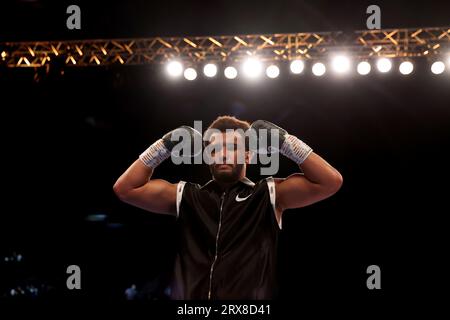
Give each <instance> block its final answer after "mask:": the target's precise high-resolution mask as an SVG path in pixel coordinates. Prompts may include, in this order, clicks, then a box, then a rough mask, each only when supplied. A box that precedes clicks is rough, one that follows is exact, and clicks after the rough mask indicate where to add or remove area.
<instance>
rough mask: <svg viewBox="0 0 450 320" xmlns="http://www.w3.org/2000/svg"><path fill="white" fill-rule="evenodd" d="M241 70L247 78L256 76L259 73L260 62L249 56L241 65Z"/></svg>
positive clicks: (260, 68)
mask: <svg viewBox="0 0 450 320" xmlns="http://www.w3.org/2000/svg"><path fill="white" fill-rule="evenodd" d="M242 71H243V72H244V75H246V76H247V77H248V78H257V77H258V76H260V75H261V72H262V64H261V62H259V61H258V60H256V59H254V58H249V59H247V60H246V61H245V62H244V64H243V65H242Z"/></svg>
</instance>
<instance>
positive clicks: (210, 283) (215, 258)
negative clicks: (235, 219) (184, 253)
mask: <svg viewBox="0 0 450 320" xmlns="http://www.w3.org/2000/svg"><path fill="white" fill-rule="evenodd" d="M224 200H225V192H224V193H222V196H221V197H220V210H219V226H218V227H217V234H216V254H215V256H214V260H213V262H212V264H211V269H210V270H209V290H208V300H211V290H212V277H213V272H214V266H215V264H216V261H217V256H218V253H219V252H218V250H219V234H220V227H221V226H222V208H223V202H224Z"/></svg>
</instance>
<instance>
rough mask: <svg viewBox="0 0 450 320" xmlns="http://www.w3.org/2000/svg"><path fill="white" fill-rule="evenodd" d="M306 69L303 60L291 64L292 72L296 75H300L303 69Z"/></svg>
mask: <svg viewBox="0 0 450 320" xmlns="http://www.w3.org/2000/svg"><path fill="white" fill-rule="evenodd" d="M304 68H305V64H304V63H303V61H302V60H294V61H292V62H291V66H290V69H291V72H292V73H294V74H299V73H302V72H303V69H304Z"/></svg>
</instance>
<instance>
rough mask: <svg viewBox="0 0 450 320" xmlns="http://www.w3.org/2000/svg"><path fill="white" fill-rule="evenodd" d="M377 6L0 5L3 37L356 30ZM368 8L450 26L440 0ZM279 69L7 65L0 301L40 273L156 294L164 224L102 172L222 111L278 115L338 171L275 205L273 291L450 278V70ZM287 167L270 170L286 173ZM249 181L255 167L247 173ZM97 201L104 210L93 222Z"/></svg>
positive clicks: (169, 248)
mask: <svg viewBox="0 0 450 320" xmlns="http://www.w3.org/2000/svg"><path fill="white" fill-rule="evenodd" d="M69 4H79V5H80V6H81V11H82V30H81V31H68V30H66V27H65V20H66V17H67V15H66V14H65V8H66V7H67V6H68V5H69ZM370 4H373V3H372V2H367V1H362V2H359V3H355V2H351V1H339V2H337V1H336V2H330V1H277V2H273V3H262V2H260V3H255V2H245V3H231V2H226V1H210V2H200V1H198V2H193V1H191V2H188V1H184V2H173V1H165V2H163V3H156V2H155V3H150V2H149V1H134V2H129V1H127V2H125V1H122V2H114V1H108V2H106V1H104V2H100V1H96V2H94V1H89V2H88V1H77V2H73V3H72V2H70V3H68V2H65V1H60V2H57V3H51V2H49V1H9V2H2V6H1V8H0V13H1V14H0V42H1V41H15V40H17V41H18V40H48V39H81V38H85V39H90V38H119V37H144V36H155V35H173V36H178V35H180V36H181V35H216V34H247V33H278V32H302V31H331V30H344V31H346V30H360V29H364V28H365V20H366V17H367V15H366V14H365V9H366V8H367V6H368V5H370ZM376 4H378V5H380V7H381V10H382V28H396V27H421V26H445V25H450V14H449V12H450V4H449V3H448V2H445V1H422V2H414V3H412V2H410V1H389V2H388V1H382V2H380V1H379V2H377V3H376ZM397 62H398V61H395V66H394V67H396V66H397ZM282 67H283V68H284V69H282V72H281V76H280V78H278V79H276V80H267V79H264V80H261V81H260V82H258V83H257V84H248V83H245V82H244V81H240V80H239V79H237V80H235V81H226V80H224V79H222V78H220V77H219V78H218V79H212V80H211V79H209V80H207V79H203V78H202V77H199V78H198V79H197V80H196V81H193V82H189V83H188V82H186V81H169V80H168V79H167V78H166V77H165V76H164V75H163V74H162V70H161V66H137V67H136V66H134V67H131V66H114V67H107V68H106V67H99V68H94V67H92V68H66V69H64V75H62V76H61V74H60V71H61V70H58V69H57V68H52V69H51V70H50V74H49V75H44V74H43V75H42V76H41V77H40V79H39V81H37V82H36V81H35V80H34V74H35V72H34V70H32V69H20V70H19V69H6V68H5V67H4V66H1V68H0V92H1V102H0V106H1V110H2V117H1V124H2V126H1V134H2V157H1V164H2V166H1V167H2V169H3V170H2V188H1V190H3V191H2V209H1V215H0V228H1V232H0V235H1V242H0V254H2V255H1V256H0V257H1V258H2V259H3V257H7V256H11V255H12V254H13V253H14V252H16V253H20V254H22V255H23V257H24V260H23V261H22V262H21V263H13V264H11V263H5V262H4V261H0V267H1V270H0V271H1V273H0V289H1V290H2V291H1V292H0V299H2V298H1V296H2V295H3V298H5V296H4V295H5V293H6V292H7V291H8V289H9V288H11V287H13V286H17V285H18V283H22V285H24V284H26V283H35V284H36V286H38V285H43V284H45V288H46V290H44V289H43V292H44V291H45V292H46V293H45V294H44V296H51V297H55V298H60V297H65V298H69V299H70V298H73V297H81V298H88V299H93V300H96V299H103V298H105V299H117V300H119V299H123V292H124V290H125V288H126V287H128V286H130V285H131V284H132V283H136V284H137V285H138V289H139V290H140V291H141V292H142V294H143V295H144V296H145V297H147V298H149V299H152V298H159V297H160V294H159V292H160V291H161V290H162V288H163V287H164V284H165V282H164V279H165V278H164V277H165V274H166V273H167V271H168V270H170V266H171V261H172V259H173V237H172V235H171V234H172V232H173V230H174V229H173V227H174V219H172V218H171V217H166V216H160V215H153V214H150V213H146V212H144V211H141V210H139V209H135V208H132V207H131V206H128V205H126V204H122V203H120V202H119V201H118V200H117V199H116V198H115V196H114V195H113V192H112V185H113V184H114V182H115V180H116V179H117V178H118V177H119V175H120V174H121V173H122V172H123V171H124V170H125V169H126V168H127V167H128V165H130V164H131V163H132V161H134V160H135V159H136V158H137V156H138V155H139V154H140V153H141V152H142V151H143V150H144V149H145V148H146V147H147V146H148V145H149V144H150V143H152V142H153V141H154V140H156V139H158V138H159V137H160V136H162V135H163V134H164V133H166V132H167V131H169V130H171V129H173V128H175V127H177V126H179V125H182V124H185V125H191V126H193V124H194V123H193V121H194V120H202V121H204V126H206V125H207V124H209V122H210V121H212V120H213V119H214V118H215V117H217V116H218V115H223V114H231V115H235V116H237V117H240V118H242V119H245V120H249V121H253V120H256V119H266V120H269V121H271V122H275V123H276V124H278V125H280V126H282V127H283V128H285V129H287V130H288V131H289V132H290V133H292V134H295V135H297V136H298V137H299V138H301V139H303V140H304V141H305V142H307V143H308V144H309V145H311V146H312V147H313V149H314V150H315V152H317V153H318V154H319V155H321V156H322V157H324V158H325V159H326V160H327V161H328V162H330V163H331V164H332V165H333V166H334V167H336V168H337V169H338V170H339V171H340V172H341V173H342V175H343V177H344V185H343V188H342V189H341V190H340V191H339V192H338V193H337V194H336V195H335V196H333V197H332V198H329V199H327V200H325V201H322V202H320V203H317V204H315V205H312V206H310V207H307V208H303V209H299V210H290V211H287V212H286V213H285V215H284V219H283V220H284V221H283V224H284V229H283V232H282V238H281V243H280V270H281V272H280V276H281V298H282V299H295V300H296V301H298V299H299V298H301V299H305V298H308V299H310V298H311V299H316V300H321V301H322V300H323V301H335V300H336V299H337V300H341V299H342V300H343V301H366V302H368V303H375V304H379V303H381V302H383V301H393V300H396V299H399V298H402V297H420V296H430V295H433V294H436V293H437V292H438V291H439V290H440V289H443V288H445V286H444V283H443V281H444V280H445V277H446V272H447V267H448V264H445V260H446V255H448V247H447V246H446V244H445V243H446V241H447V240H448V239H447V238H448V237H447V234H446V233H447V230H446V229H447V228H446V224H445V223H444V221H445V220H446V219H445V216H446V214H447V212H448V209H447V206H446V200H447V198H448V178H449V175H448V169H447V166H448V160H449V159H448V156H447V148H448V146H449V142H450V136H449V133H450V103H449V102H450V90H449V89H450V86H449V83H450V75H449V73H448V70H447V71H446V73H445V74H443V75H440V76H435V75H433V74H431V72H430V71H429V61H427V60H425V59H418V60H416V70H415V71H414V73H413V74H412V75H410V76H401V75H400V74H399V73H398V72H396V71H391V72H390V73H388V74H383V75H381V74H378V73H377V72H372V73H371V74H370V75H369V76H366V77H359V76H357V75H354V76H349V77H346V78H344V79H336V78H334V77H333V76H332V75H326V76H324V77H322V78H315V77H313V76H312V75H311V74H310V72H309V71H307V72H306V73H305V74H304V75H301V76H300V77H294V76H292V75H290V74H289V73H288V72H287V70H288V69H287V68H288V66H287V65H285V66H282ZM283 71H284V72H283ZM281 164H282V165H281V170H280V172H279V174H278V175H277V176H280V177H284V176H287V175H289V174H290V173H293V172H295V170H296V167H295V165H294V164H293V163H292V162H290V161H289V160H286V159H283V160H282V162H281ZM155 177H162V178H165V179H167V180H169V181H171V182H177V181H179V180H187V181H193V182H198V183H204V182H206V181H207V180H208V179H209V172H208V170H207V168H206V167H204V166H198V165H195V166H194V165H191V166H185V165H183V166H174V165H172V164H171V163H169V162H167V163H164V164H162V165H161V166H160V167H159V168H158V169H157V171H156V173H155ZM249 177H250V178H251V179H253V180H258V179H259V178H260V177H259V176H258V168H256V167H251V168H250V170H249ZM95 214H104V215H106V217H107V218H106V220H104V221H100V222H89V221H87V220H86V217H87V216H88V215H95ZM70 264H77V265H80V267H81V270H82V288H83V289H82V290H81V291H80V292H70V291H68V290H67V289H66V287H65V280H66V273H65V270H66V267H67V266H68V265H70ZM371 264H376V265H379V266H380V267H381V271H382V290H381V291H377V292H375V291H369V290H367V288H366V284H365V282H366V278H367V275H366V273H365V270H366V268H367V266H369V265H371ZM324 299H325V300H324ZM301 301H304V300H301Z"/></svg>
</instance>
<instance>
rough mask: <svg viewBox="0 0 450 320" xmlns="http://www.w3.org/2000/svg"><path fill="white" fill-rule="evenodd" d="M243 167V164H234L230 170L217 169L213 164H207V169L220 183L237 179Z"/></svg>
mask: <svg viewBox="0 0 450 320" xmlns="http://www.w3.org/2000/svg"><path fill="white" fill-rule="evenodd" d="M243 168H244V165H243V164H236V165H234V166H232V169H231V171H221V170H217V169H216V166H215V165H211V166H209V171H211V174H212V176H213V177H214V180H216V181H218V182H222V183H232V182H236V181H238V180H239V178H240V176H241V172H242V169H243Z"/></svg>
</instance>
